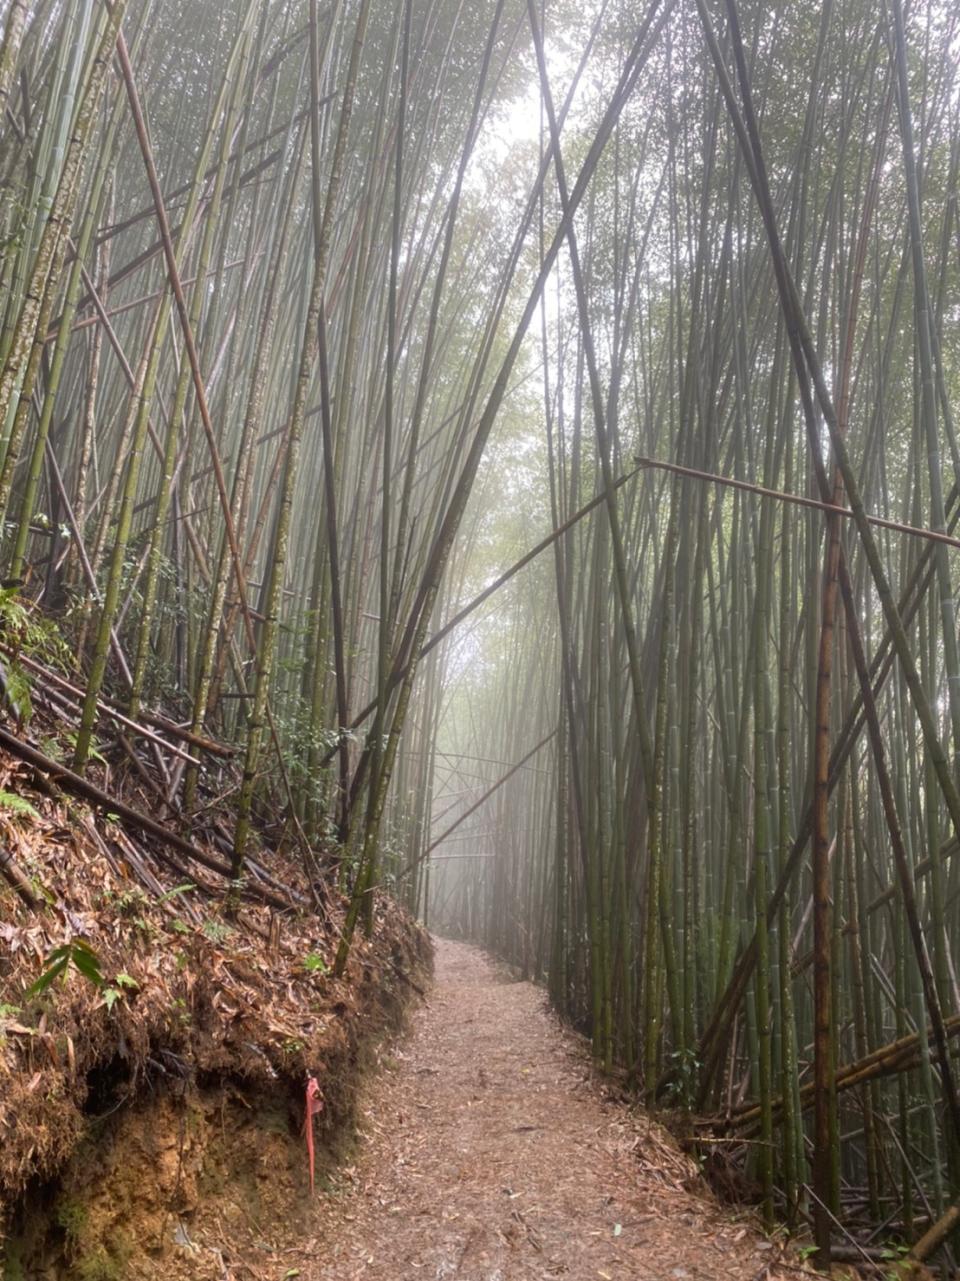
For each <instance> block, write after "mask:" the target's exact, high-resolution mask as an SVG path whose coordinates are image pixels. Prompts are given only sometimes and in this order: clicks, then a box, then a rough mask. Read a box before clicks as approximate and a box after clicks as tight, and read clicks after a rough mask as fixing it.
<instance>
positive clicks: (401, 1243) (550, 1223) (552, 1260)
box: [287, 941, 796, 1281]
mask: <svg viewBox="0 0 960 1281" xmlns="http://www.w3.org/2000/svg"><path fill="white" fill-rule="evenodd" d="M437 974H438V982H437V987H436V989H435V990H434V992H433V993H432V994H431V997H430V1001H429V1004H428V1005H427V1006H426V1007H425V1008H423V1009H421V1010H420V1011H419V1012H418V1014H417V1016H416V1023H415V1031H414V1034H413V1036H412V1038H411V1040H410V1041H409V1042H407V1043H405V1044H403V1045H401V1046H400V1047H399V1048H397V1049H396V1050H394V1052H393V1055H392V1056H385V1064H386V1069H387V1070H386V1072H385V1073H384V1075H383V1076H382V1078H381V1079H380V1080H379V1081H377V1082H376V1083H375V1084H374V1086H373V1087H372V1089H371V1091H370V1093H369V1096H368V1098H367V1102H366V1106H365V1108H364V1122H363V1138H362V1149H361V1155H360V1158H359V1160H358V1162H357V1165H356V1169H355V1171H353V1172H352V1175H353V1177H352V1178H350V1179H344V1180H343V1181H342V1183H341V1185H340V1186H339V1188H338V1190H337V1195H335V1196H327V1197H323V1198H321V1203H320V1210H319V1213H320V1229H321V1230H320V1232H319V1234H318V1236H317V1238H316V1240H315V1241H313V1242H311V1244H310V1247H309V1248H308V1249H306V1250H303V1251H302V1253H300V1254H298V1252H297V1250H296V1249H295V1248H292V1249H291V1250H290V1252H289V1254H288V1255H287V1258H288V1259H290V1261H291V1264H293V1265H296V1266H298V1267H300V1268H301V1275H302V1277H303V1278H304V1281H321V1278H322V1279H323V1281H398V1279H399V1278H404V1279H406V1278H424V1281H427V1279H429V1281H444V1279H445V1278H454V1277H456V1278H461V1279H462V1281H547V1279H553V1278H564V1281H587V1279H588V1278H589V1281H604V1278H606V1279H608V1281H614V1279H615V1278H616V1279H617V1281H622V1279H625V1278H640V1279H642V1278H651V1279H652V1278H657V1281H706V1278H731V1279H736V1281H762V1279H763V1278H769V1279H770V1281H774V1279H775V1278H779V1277H780V1276H783V1277H786V1276H787V1275H792V1276H796V1271H795V1269H793V1268H791V1269H790V1272H789V1273H787V1272H782V1273H781V1272H779V1271H778V1268H777V1264H776V1261H777V1258H778V1255H779V1250H778V1248H777V1247H773V1246H772V1245H771V1243H770V1242H768V1241H766V1240H764V1239H763V1238H762V1237H761V1236H760V1235H759V1234H758V1233H757V1232H756V1230H755V1229H754V1227H753V1226H752V1224H750V1223H749V1222H748V1221H744V1220H737V1219H736V1218H734V1217H733V1216H731V1215H730V1214H726V1213H724V1212H723V1211H721V1210H720V1208H719V1207H718V1205H717V1203H716V1202H715V1201H714V1200H713V1198H712V1197H710V1196H709V1195H708V1194H706V1193H702V1194H701V1193H699V1192H697V1191H691V1190H690V1187H691V1185H692V1184H694V1183H695V1181H696V1180H695V1175H696V1171H695V1168H694V1166H693V1164H692V1163H691V1161H690V1160H689V1158H688V1157H686V1156H685V1155H684V1154H683V1153H682V1152H681V1151H680V1150H679V1149H678V1148H677V1146H676V1145H675V1143H674V1142H673V1140H672V1139H671V1138H670V1137H669V1136H668V1135H667V1134H666V1132H665V1131H664V1130H662V1129H661V1128H660V1127H659V1126H658V1125H656V1124H655V1123H654V1122H653V1121H651V1120H650V1119H649V1118H648V1117H646V1116H645V1115H642V1114H641V1115H636V1114H633V1113H631V1112H630V1111H629V1110H628V1109H626V1108H625V1107H624V1106H623V1105H622V1104H621V1103H617V1102H614V1101H611V1100H608V1099H605V1098H604V1096H603V1093H602V1091H601V1089H600V1087H599V1086H598V1083H597V1082H596V1081H595V1079H594V1077H593V1074H592V1072H591V1069H590V1065H589V1062H588V1061H587V1060H586V1059H585V1057H584V1054H583V1050H582V1047H581V1045H580V1043H579V1042H578V1041H577V1039H576V1038H574V1037H572V1036H570V1035H568V1034H566V1033H565V1032H563V1031H562V1030H561V1029H560V1028H559V1026H558V1025H557V1022H556V1020H555V1019H554V1018H553V1017H552V1016H551V1015H550V1014H549V1013H548V1012H547V1010H546V1009H545V1005H544V998H543V995H542V993H541V992H540V991H539V990H538V989H537V988H535V987H533V986H532V985H531V984H528V983H515V982H511V981H509V980H505V979H504V978H503V976H502V975H498V974H497V973H496V971H495V970H494V967H493V966H492V965H491V964H490V962H489V961H488V960H487V959H486V958H485V957H484V956H483V955H482V954H481V953H480V952H478V951H477V950H475V949H473V948H470V947H467V946H465V945H461V944H455V943H449V942H445V941H440V942H439V943H438V945H437ZM291 1245H292V1243H291Z"/></svg>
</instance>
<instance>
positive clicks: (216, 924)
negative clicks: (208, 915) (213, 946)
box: [203, 920, 233, 943]
mask: <svg viewBox="0 0 960 1281" xmlns="http://www.w3.org/2000/svg"><path fill="white" fill-rule="evenodd" d="M203 932H204V934H205V935H206V936H207V938H208V939H210V940H211V942H213V943H223V942H224V941H225V940H226V939H228V938H229V937H230V935H231V934H232V933H233V928H232V926H230V925H227V923H226V921H216V920H210V921H204V923H203Z"/></svg>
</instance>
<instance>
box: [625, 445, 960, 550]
mask: <svg viewBox="0 0 960 1281" xmlns="http://www.w3.org/2000/svg"><path fill="white" fill-rule="evenodd" d="M634 462H635V463H636V464H637V466H638V468H649V469H650V470H651V471H668V472H670V473H672V474H673V475H675V476H687V477H689V478H690V479H691V480H705V481H707V482H708V483H709V484H711V485H722V486H723V487H724V488H726V489H740V490H743V492H744V493H747V494H756V496H757V497H758V498H773V499H774V500H775V501H776V502H780V503H792V504H793V505H794V506H796V507H810V508H812V509H813V510H814V511H820V512H829V513H830V514H831V515H833V516H843V517H845V518H846V519H847V520H852V519H853V511H852V510H851V508H849V507H838V506H837V505H836V504H835V503H825V502H823V501H822V500H821V499H819V498H807V497H806V496H805V495H803V494H788V493H786V492H785V491H784V490H781V489H767V488H766V487H765V486H764V485H755V484H753V482H752V481H749V480H735V479H734V478H733V477H732V476H719V475H717V473H716V472H711V471H699V470H698V469H697V468H695V467H681V466H680V464H679V463H664V462H661V461H660V460H659V459H657V458H645V457H643V456H642V455H637V456H636V457H635V458H634ZM865 519H866V521H867V523H868V524H870V525H876V526H877V528H878V529H889V530H892V531H893V532H894V533H896V534H910V535H911V536H912V537H914V538H925V539H927V541H928V542H931V543H945V544H946V545H947V546H948V547H957V548H960V538H954V537H953V535H952V534H945V533H943V532H942V531H941V530H937V529H923V528H921V527H920V526H919V525H905V524H903V522H902V521H899V520H887V519H886V518H885V517H884V516H871V515H866V517H865Z"/></svg>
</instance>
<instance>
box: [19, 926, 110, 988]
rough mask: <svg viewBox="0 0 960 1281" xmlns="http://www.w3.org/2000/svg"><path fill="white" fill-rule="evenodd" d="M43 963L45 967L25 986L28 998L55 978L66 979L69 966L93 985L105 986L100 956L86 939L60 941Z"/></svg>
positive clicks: (53, 981) (97, 986) (50, 983)
mask: <svg viewBox="0 0 960 1281" xmlns="http://www.w3.org/2000/svg"><path fill="white" fill-rule="evenodd" d="M45 964H46V967H47V968H46V969H45V970H44V971H43V973H42V974H41V975H40V977H39V978H38V979H37V980H36V981H35V982H34V983H31V984H30V986H29V987H28V988H27V992H26V995H27V999H28V1000H29V999H31V998H32V997H35V996H41V995H42V994H43V993H44V992H46V990H47V988H49V987H50V986H51V985H52V984H53V983H55V982H56V981H57V979H63V980H64V981H66V978H67V974H68V973H69V971H70V967H71V966H72V967H73V968H74V969H75V970H78V971H79V972H80V973H81V974H82V975H83V977H84V978H85V979H87V980H88V981H89V982H91V983H92V984H93V985H94V987H96V988H103V987H104V986H105V981H104V977H103V974H102V973H101V970H100V958H99V957H98V956H97V954H96V952H95V951H94V950H93V948H92V947H91V946H90V944H89V943H88V942H87V941H86V939H82V938H76V939H71V941H70V942H69V943H61V945H60V946H59V947H55V948H54V949H53V951H52V952H50V953H48V955H47V959H46V962H45Z"/></svg>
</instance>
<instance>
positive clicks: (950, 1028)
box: [728, 1014, 960, 1131]
mask: <svg viewBox="0 0 960 1281" xmlns="http://www.w3.org/2000/svg"><path fill="white" fill-rule="evenodd" d="M943 1026H944V1031H945V1033H946V1036H947V1038H948V1039H953V1038H954V1037H956V1036H960V1014H954V1015H953V1016H952V1017H951V1018H948V1019H944V1022H943ZM925 1036H926V1039H927V1043H928V1044H929V1042H930V1041H932V1040H933V1036H934V1032H933V1028H932V1027H928V1028H927V1029H926V1031H925ZM919 1050H920V1034H919V1033H918V1032H912V1033H910V1034H909V1035H908V1036H902V1037H900V1039H899V1040H897V1041H892V1042H890V1043H889V1044H888V1045H883V1046H881V1047H880V1048H879V1049H877V1050H872V1051H871V1052H870V1053H869V1054H866V1055H864V1057H863V1058H862V1059H857V1060H856V1061H855V1062H854V1063H848V1064H846V1065H845V1066H844V1067H839V1068H837V1074H836V1089H837V1093H838V1094H839V1093H840V1091H841V1090H850V1089H852V1088H853V1087H854V1086H855V1085H862V1084H863V1083H864V1082H866V1081H872V1080H875V1079H876V1078H877V1077H880V1076H891V1075H893V1074H895V1073H899V1072H904V1071H906V1070H907V1069H908V1068H910V1067H913V1066H914V1065H915V1063H916V1062H917V1061H919ZM813 1097H814V1083H813V1082H812V1081H811V1082H809V1083H808V1084H806V1085H804V1086H802V1087H801V1089H800V1106H801V1108H803V1109H806V1108H808V1107H809V1106H810V1104H811V1103H812V1102H813ZM772 1107H773V1112H774V1115H775V1116H776V1115H777V1113H778V1112H779V1111H780V1110H781V1109H782V1107H783V1098H782V1096H780V1095H778V1096H777V1097H776V1098H775V1099H773V1101H772ZM759 1120H760V1106H759V1104H754V1103H751V1104H749V1105H747V1106H746V1107H744V1109H743V1110H742V1111H741V1112H740V1113H739V1114H737V1115H736V1116H734V1117H732V1118H731V1119H730V1120H729V1122H728V1124H729V1125H730V1126H732V1127H733V1128H734V1129H737V1130H739V1129H741V1127H742V1128H743V1129H744V1130H745V1131H749V1130H750V1128H751V1127H752V1126H754V1125H756V1124H757V1123H758V1122H759Z"/></svg>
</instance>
